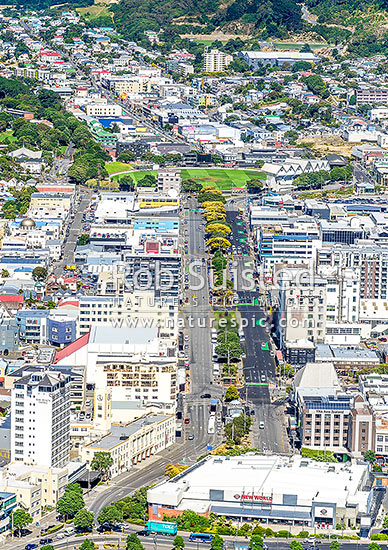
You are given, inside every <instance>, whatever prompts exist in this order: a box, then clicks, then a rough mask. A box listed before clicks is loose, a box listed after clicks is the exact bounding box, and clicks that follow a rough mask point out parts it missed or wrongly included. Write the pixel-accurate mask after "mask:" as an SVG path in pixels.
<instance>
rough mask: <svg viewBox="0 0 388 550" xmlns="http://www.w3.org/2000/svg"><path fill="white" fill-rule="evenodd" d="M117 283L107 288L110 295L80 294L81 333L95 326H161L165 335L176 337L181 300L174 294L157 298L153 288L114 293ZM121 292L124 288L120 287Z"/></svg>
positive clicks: (79, 328) (106, 290)
mask: <svg viewBox="0 0 388 550" xmlns="http://www.w3.org/2000/svg"><path fill="white" fill-rule="evenodd" d="M115 289H116V288H115V286H110V285H109V286H107V287H105V292H106V295H103V296H80V301H79V326H78V331H79V334H80V335H83V334H86V333H87V332H89V330H90V328H91V327H92V325H110V326H111V325H113V326H117V327H125V326H127V327H129V328H130V327H134V328H135V327H139V328H140V327H145V328H146V327H152V326H155V327H158V326H159V327H161V328H163V330H162V334H168V335H169V336H170V337H176V334H177V314H178V301H177V299H174V297H173V296H171V297H167V296H166V297H163V298H159V299H156V298H155V296H154V293H153V292H152V291H145V292H143V291H136V292H133V293H124V292H123V293H122V294H121V295H116V296H113V295H112V294H113V292H114V291H115ZM118 290H119V291H120V288H119V289H118Z"/></svg>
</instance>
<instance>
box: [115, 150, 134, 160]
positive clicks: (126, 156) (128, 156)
mask: <svg viewBox="0 0 388 550" xmlns="http://www.w3.org/2000/svg"><path fill="white" fill-rule="evenodd" d="M117 160H118V161H120V162H133V161H135V160H136V155H135V153H134V152H133V151H123V152H122V153H120V154H119V156H118V157H117Z"/></svg>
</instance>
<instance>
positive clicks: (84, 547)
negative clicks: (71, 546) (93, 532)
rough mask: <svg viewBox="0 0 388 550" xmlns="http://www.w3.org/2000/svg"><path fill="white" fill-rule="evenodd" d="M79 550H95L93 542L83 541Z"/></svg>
mask: <svg viewBox="0 0 388 550" xmlns="http://www.w3.org/2000/svg"><path fill="white" fill-rule="evenodd" d="M79 550H95V546H94V542H93V541H92V540H89V539H85V540H84V541H83V543H82V544H81V546H80V547H79Z"/></svg>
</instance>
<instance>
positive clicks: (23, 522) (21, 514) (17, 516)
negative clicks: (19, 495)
mask: <svg viewBox="0 0 388 550" xmlns="http://www.w3.org/2000/svg"><path fill="white" fill-rule="evenodd" d="M30 523H32V517H31V516H30V514H29V513H28V512H26V511H25V510H22V508H18V509H17V510H15V511H14V512H13V513H12V524H13V528H14V529H16V530H17V531H19V532H20V531H21V529H24V528H25V527H27V525H30Z"/></svg>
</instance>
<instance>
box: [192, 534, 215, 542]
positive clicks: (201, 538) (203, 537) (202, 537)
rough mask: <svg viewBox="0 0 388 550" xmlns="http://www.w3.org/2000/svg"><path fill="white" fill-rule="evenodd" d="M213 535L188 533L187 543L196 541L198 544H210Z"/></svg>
mask: <svg viewBox="0 0 388 550" xmlns="http://www.w3.org/2000/svg"><path fill="white" fill-rule="evenodd" d="M212 538H213V535H210V534H209V533H190V536H189V541H192V542H193V541H194V542H195V541H198V542H211V541H212Z"/></svg>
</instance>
